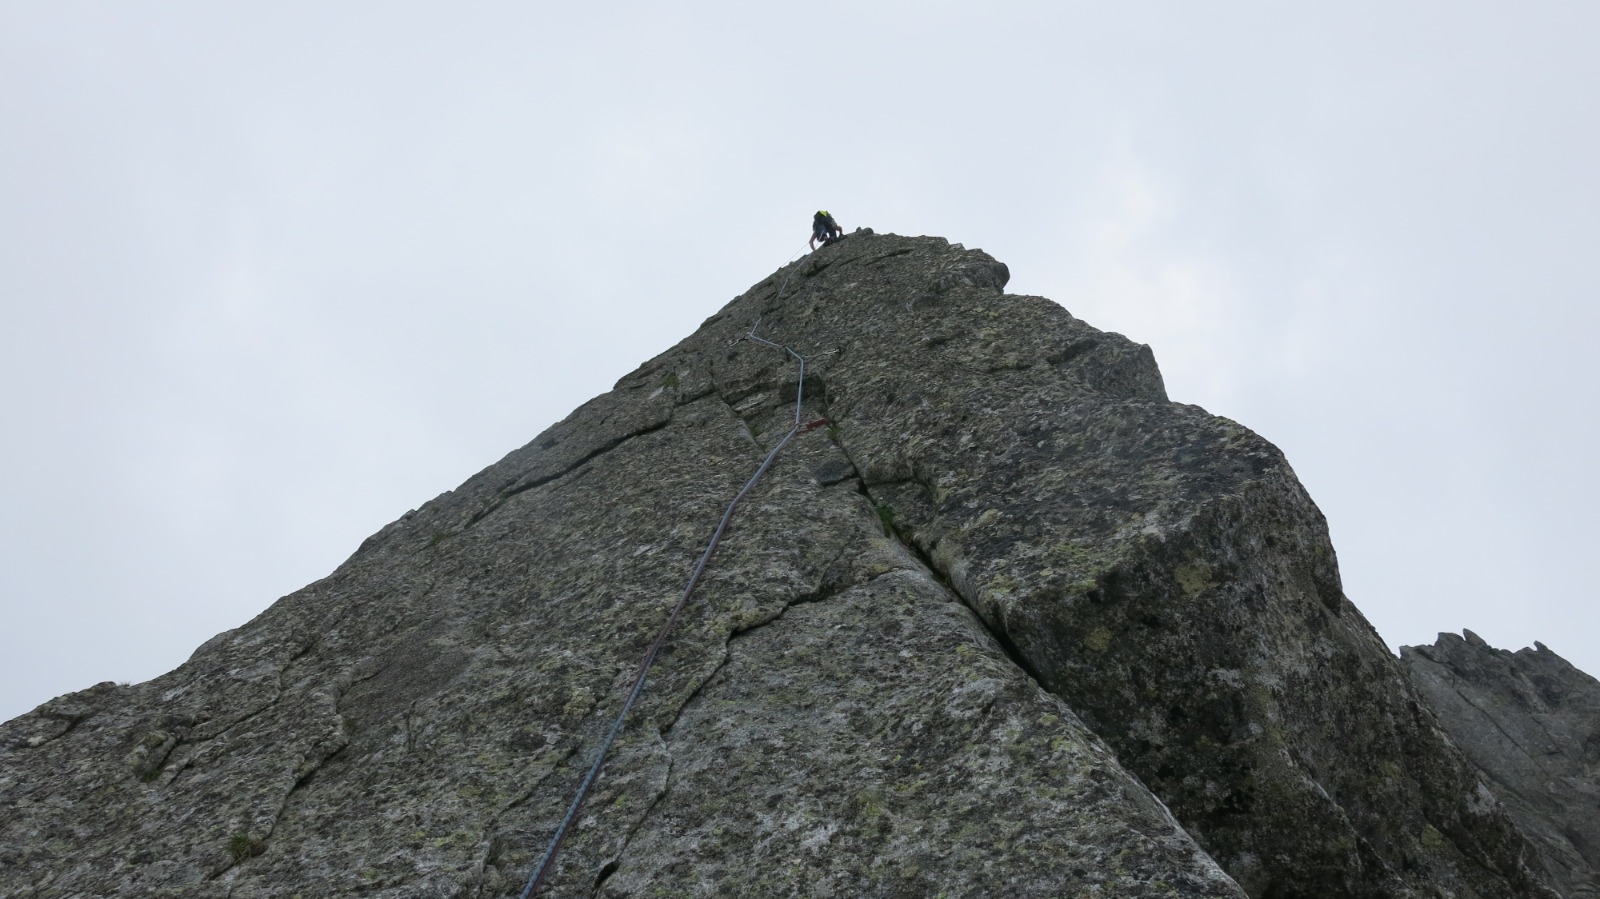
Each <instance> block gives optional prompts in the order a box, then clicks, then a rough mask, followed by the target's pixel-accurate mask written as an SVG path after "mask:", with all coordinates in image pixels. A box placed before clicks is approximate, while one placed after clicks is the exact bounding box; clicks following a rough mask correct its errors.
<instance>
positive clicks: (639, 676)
mask: <svg viewBox="0 0 1600 899" xmlns="http://www.w3.org/2000/svg"><path fill="white" fill-rule="evenodd" d="M784 286H788V278H785V279H784ZM778 295H779V297H780V298H781V297H782V296H783V288H782V287H780V288H779V290H778ZM760 324H761V319H759V318H758V319H756V321H755V324H753V325H751V326H750V332H749V333H748V334H746V335H744V337H741V338H739V339H740V340H753V341H755V342H756V343H759V344H763V345H765V346H770V347H774V348H776V349H780V350H783V351H784V352H786V353H788V354H789V355H791V356H793V357H794V358H795V361H796V362H798V363H799V364H800V376H799V379H798V381H797V382H796V384H795V395H794V426H793V427H791V428H790V429H789V433H787V434H785V435H783V439H782V440H779V441H778V443H777V445H776V446H774V447H773V448H772V451H771V452H769V453H767V457H766V458H765V459H763V460H762V462H761V467H759V468H757V469H756V473H755V474H753V475H751V476H750V480H749V481H746V482H745V485H744V487H743V488H742V489H741V490H740V491H739V493H738V494H737V495H736V496H734V498H733V501H732V502H730V503H728V508H727V511H725V512H723V513H722V520H721V521H720V522H718V523H717V529H716V530H715V531H713V532H712V533H711V540H710V542H708V543H707V544H706V550H705V552H703V553H701V554H700V561H699V562H697V563H696V564H695V566H694V572H693V573H692V574H690V575H689V583H688V585H687V586H685V587H684V588H683V595H682V596H680V597H678V604H677V605H675V606H673V607H672V613H671V614H669V615H668V616H667V620H666V623H665V624H663V625H661V630H660V631H659V632H657V633H656V638H655V641H654V642H652V643H651V644H650V649H649V650H648V651H646V652H645V654H644V659H643V660H642V661H640V662H639V670H638V672H637V673H635V674H634V677H633V687H632V688H630V689H629V690H628V698H627V701H625V702H623V704H622V711H620V712H618V713H617V719H616V721H615V722H613V723H612V725H611V731H610V732H609V733H607V734H606V738H605V741H604V742H602V743H601V744H600V752H599V754H598V755H597V756H596V757H595V760H594V764H593V765H592V766H590V768H589V773H588V774H587V775H585V776H584V778H583V782H582V783H580V784H579V785H578V792H577V795H576V796H574V797H573V798H572V804H571V805H570V806H568V807H567V814H566V817H564V818H562V819H561V825H560V826H559V827H557V828H556V832H555V835H554V836H552V837H551V838H550V846H549V848H547V849H545V851H544V857H543V858H542V859H540V860H539V866H538V867H537V868H535V869H534V872H533V874H532V876H530V877H529V878H528V885H527V886H526V887H524V888H523V890H522V895H521V897H520V899H529V897H531V896H532V895H533V894H534V893H536V892H538V889H539V886H540V884H542V883H543V882H544V878H545V875H546V874H547V873H549V871H550V869H551V868H553V867H554V866H555V860H556V852H557V851H558V850H559V849H560V848H561V840H562V838H563V837H565V836H566V835H567V830H568V829H569V828H570V827H571V826H572V823H573V822H574V821H576V820H577V819H578V812H579V811H580V810H581V809H582V808H583V801H584V800H585V799H587V798H588V797H589V788H590V787H592V786H594V782H595V778H597V777H599V776H600V768H601V766H603V765H604V764H605V763H606V755H607V753H609V752H610V751H611V744H613V743H615V742H616V740H617V735H618V734H620V733H622V724H623V721H625V720H626V719H627V717H628V712H629V711H630V710H632V708H633V703H634V700H636V699H638V698H639V693H640V691H642V690H643V689H644V681H645V676H646V675H648V674H649V673H650V666H651V665H653V664H654V663H655V660H656V655H657V654H658V653H660V651H661V646H662V644H664V643H665V642H666V640H667V632H668V631H670V630H671V629H672V623H673V622H674V621H677V620H678V613H679V612H682V611H683V607H684V606H685V605H686V604H688V602H689V596H690V594H692V593H694V588H695V586H696V585H697V584H699V583H700V575H701V574H702V573H704V572H705V570H706V562H708V561H710V559H711V553H712V552H714V551H715V550H716V548H717V544H718V543H719V542H721V540H722V532H723V531H724V530H726V529H727V527H728V521H729V520H730V519H732V518H733V511H734V510H735V509H737V508H738V507H739V503H740V501H742V500H743V499H744V498H745V496H746V495H748V494H749V493H750V491H751V490H752V489H754V488H755V486H756V482H758V481H760V480H761V476H762V475H764V474H766V473H767V469H768V468H770V467H771V466H772V460H774V459H776V458H777V457H778V454H779V453H781V452H783V448H784V447H785V446H787V445H788V444H789V441H790V440H793V439H794V438H795V436H796V435H798V434H804V433H807V432H808V431H814V430H816V429H817V428H820V427H822V426H823V425H825V424H827V423H828V420H827V419H826V418H819V419H817V420H816V421H813V422H809V423H807V424H801V423H800V411H801V405H802V404H803V403H804V402H805V397H806V357H804V356H802V355H800V354H799V353H797V352H795V351H794V350H793V349H791V348H789V347H787V346H784V345H783V344H781V343H774V342H772V341H770V340H768V339H766V338H765V337H761V336H759V335H757V334H756V327H757V326H759V325H760ZM734 342H735V343H737V342H738V341H734Z"/></svg>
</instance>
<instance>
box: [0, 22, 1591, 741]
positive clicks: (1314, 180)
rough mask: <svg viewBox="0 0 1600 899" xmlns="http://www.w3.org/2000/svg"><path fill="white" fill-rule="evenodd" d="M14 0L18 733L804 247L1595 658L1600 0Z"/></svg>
mask: <svg viewBox="0 0 1600 899" xmlns="http://www.w3.org/2000/svg"><path fill="white" fill-rule="evenodd" d="M1322 6H1323V8H1322V9H1321V10H1320V11H1307V10H1305V9H1304V8H1302V7H1299V6H1297V7H1296V8H1295V9H1293V10H1290V9H1289V8H1288V5H1285V4H1267V3H1261V4H1245V3H1207V4H1194V3H1179V2H1172V3H1150V4H1073V3H1060V2H1050V3H1043V2H1040V3H1003V2H1002V3H992V4H976V3H970V2H967V3H953V2H926V0H924V2H916V3H911V2H905V3H872V2H856V3H813V4H792V5H787V6H783V7H772V11H767V10H766V9H764V8H758V6H757V5H755V4H749V3H732V2H728V3H704V2H693V0H688V2H679V3H674V4H643V3H614V4H608V5H603V7H602V5H599V4H591V5H584V4H528V3H514V2H492V3H489V2H481V3H450V4H444V3H438V4H418V3H395V2H385V3H375V2H374V3H353V2H344V3H337V4H327V3H320V2H319V3H295V2H281V0H280V2H274V3H270V4H268V3H253V4H217V3H211V2H194V3H176V2H159V0H147V2H141V3H138V4H127V3H116V2H103V3H82V2H63V0H49V2H35V0H5V2H0V303H3V313H4V323H5V324H4V327H3V328H0V374H3V377H4V387H3V392H0V422H3V423H4V435H5V439H4V440H3V441H0V538H3V539H0V614H3V621H4V625H3V628H0V718H9V717H12V716H14V715H17V714H20V713H22V712H24V711H26V710H27V709H29V708H31V707H32V706H34V705H36V704H37V703H39V702H42V701H44V700H45V699H48V698H49V697H51V696H54V695H57V694H59V693H63V692H67V691H70V690H75V689H82V688H84V687H87V686H89V685H91V684H93V683H95V682H97V681H101V680H128V681H136V680H143V679H146V678H149V677H152V676H154V675H156V674H158V673H160V672H162V671H165V670H167V669H170V668H172V667H174V666H175V665H177V664H178V663H179V662H181V661H182V660H183V659H184V658H186V657H187V655H188V653H189V652H190V651H191V650H192V649H193V648H194V647H195V646H196V645H198V644H199V643H201V642H203V641H204V640H205V639H207V638H208V637H210V636H211V635H213V634H215V633H217V632H218V631H221V630H223V629H226V628H229V627H234V626H237V625H239V624H241V623H243V622H244V621H246V620H248V619H249V618H250V617H251V616H253V615H254V614H256V613H257V612H259V611H260V610H261V609H263V608H265V607H266V606H267V605H268V604H270V603H271V602H272V601H273V600H274V599H276V598H277V597H278V596H280V595H282V594H285V593H288V592H291V591H293V590H294V589H296V588H298V587H300V586H302V585H304V584H305V583H307V582H309V581H311V580H314V579H316V578H318V577H321V576H323V575H325V574H327V573H328V572H330V571H331V570H332V569H333V568H334V566H336V565H337V564H338V563H339V562H340V561H342V560H343V558H345V557H346V556H347V555H348V554H349V553H350V552H352V551H353V550H354V549H355V548H356V546H357V545H358V544H359V542H360V541H361V539H362V538H364V537H365V536H366V535H368V534H370V533H371V532H373V531H375V530H377V529H378V528H379V527H381V526H382V525H383V524H385V523H386V522H388V521H390V520H392V519H394V518H396V517H398V516H399V515H400V514H402V513H403V512H405V511H406V510H407V509H409V508H413V507H415V506H418V505H420V504H421V503H423V502H425V501H426V500H428V499H429V498H431V497H433V496H434V495H436V494H438V493H440V492H442V491H444V490H447V489H450V488H452V487H454V486H455V485H456V484H458V483H460V482H461V481H463V480H465V479H466V478H467V477H468V476H469V475H471V474H472V473H473V472H475V471H477V470H478V469H479V468H481V467H483V466H485V465H487V464H488V463H490V462H492V461H494V460H495V459H497V458H499V456H501V455H502V454H504V453H505V452H507V451H509V450H511V449H512V448H514V447H516V446H519V445H521V444H522V443H524V442H526V441H528V440H530V439H531V438H532V437H533V436H534V435H535V434H537V433H538V432H539V431H540V430H542V429H543V428H544V427H546V426H547V425H549V424H550V423H551V422H553V421H555V420H557V419H559V418H561V417H563V416H565V415H566V414H567V412H569V411H570V410H571V409H572V408H573V407H575V406H576V405H578V404H579V403H581V402H582V401H584V400H586V399H588V398H589V397H591V396H593V395H595V394H597V393H600V392H602V391H604V390H606V389H608V388H609V387H610V385H611V383H612V382H613V381H615V380H616V378H618V377H620V376H621V375H623V374H624V373H626V372H628V371H630V370H631V369H633V368H634V367H635V366H636V365H637V364H638V363H640V362H642V361H643V360H645V359H647V358H649V357H651V356H653V355H655V354H656V353H657V352H659V351H661V350H663V349H665V348H666V347H667V346H669V345H671V344H672V343H674V342H676V341H677V340H678V339H679V338H681V337H683V336H684V335H686V334H688V333H690V332H691V331H693V330H694V328H695V327H696V326H697V325H698V324H699V323H700V321H702V320H703V319H704V318H706V317H707V316H709V315H710V314H711V313H713V312H715V311H716V310H717V309H718V308H720V307H721V306H722V304H723V303H725V302H726V301H727V300H728V299H730V298H731V297H733V296H734V295H736V294H737V293H739V292H741V291H742V290H743V289H744V288H746V287H747V286H749V285H750V284H751V283H753V282H754V281H756V280H758V279H760V278H762V277H764V276H765V275H766V274H768V273H769V272H770V271H772V270H773V269H774V268H776V267H777V266H779V265H780V264H782V263H783V262H785V261H786V260H787V259H789V258H790V257H792V256H793V255H794V254H795V253H796V252H797V251H800V250H803V249H804V247H805V240H806V237H807V233H808V224H809V216H810V213H811V211H812V210H813V209H816V208H818V207H824V208H827V209H830V210H832V211H833V212H834V213H835V215H836V216H837V217H838V219H839V220H840V222H841V223H842V224H843V225H844V226H845V227H846V228H847V229H850V228H854V227H857V226H861V225H866V226H870V227H872V228H875V229H877V230H879V231H894V232H898V233H902V234H937V235H941V236H945V237H948V238H949V239H951V240H953V241H958V242H961V243H964V244H966V245H967V246H969V247H982V248H984V249H985V250H988V251H989V252H991V253H993V254H994V255H995V256H996V257H998V258H1000V259H1001V260H1003V261H1005V262H1006V263H1008V264H1009V265H1010V267H1011V271H1012V275H1013V278H1012V283H1011V288H1010V289H1011V290H1012V291H1013V292H1018V293H1035V294H1042V295H1044V296H1048V297H1050V298H1052V299H1054V300H1056V301H1058V302H1060V303H1061V304H1063V305H1064V306H1066V307H1067V308H1068V309H1069V310H1071V311H1072V312H1073V313H1074V314H1076V315H1078V316H1079V317H1081V318H1084V319H1086V320H1087V321H1089V322H1090V323H1092V324H1094V325H1096V326H1098V327H1101V328H1105V329H1108V330H1115V331H1120V332H1122V333H1125V334H1127V335H1128V336H1130V337H1132V338H1133V339H1135V340H1138V341H1141V342H1144V343H1149V344H1150V345H1151V346H1152V347H1153V349H1154V350H1155V354H1156V358H1157V360H1158V361H1159V362H1160V363H1161V366H1162V370H1163V372H1164V373H1165V375H1166V379H1167V386H1168V390H1169V392H1170V393H1171V395H1172V396H1173V398H1174V399H1176V400H1179V401H1182V402H1191V403H1197V404H1200V405H1202V406H1204V407H1206V408H1207V409H1209V410H1211V411H1212V412H1215V413H1217V414H1220V415H1226V416H1228V417H1230V418H1234V419H1236V420H1238V421H1240V422H1242V423H1243V424H1245V425H1247V426H1249V427H1250V428H1252V429H1254V430H1256V431H1258V432H1259V433H1261V434H1262V435H1264V436H1265V437H1267V438H1268V439H1270V440H1272V441H1273V442H1275V443H1277V444H1278V445H1279V446H1280V447H1282V448H1283V449H1284V451H1285V452H1286V453H1287V454H1288V456H1289V459H1290V461H1291V462H1292V463H1293V464H1294V466H1295V468H1296V470H1297V471H1298V472H1299V474H1300V476H1301V477H1302V479H1303V480H1304V481H1305V482H1306V484H1307V486H1308V487H1309V489H1310V490H1311V493H1312V496H1313V497H1314V498H1315V499H1316V500H1317V502H1318V504H1319V505H1320V506H1321V507H1322V509H1323V511H1324V512H1325V513H1326V514H1327V516H1328V519H1329V522H1330V525H1331V528H1332V531H1333V537H1334V544H1335V546H1336V547H1337V548H1338V551H1339V554H1340V562H1341V567H1342V570H1343V574H1344V579H1345V588H1346V591H1347V593H1348V594H1349V595H1350V597H1351V599H1352V600H1354V602H1355V603H1356V604H1357V605H1358V606H1359V607H1360V608H1361V609H1362V611H1363V612H1364V613H1365V614H1366V615H1367V617H1368V618H1369V619H1371V620H1372V622H1373V623H1374V624H1375V625H1376V626H1377V627H1378V629H1379V631H1380V632H1381V633H1382V634H1383V636H1384V638H1385V639H1386V640H1388V641H1389V642H1390V644H1391V645H1397V644H1401V643H1419V642H1432V640H1433V638H1434V635H1435V633H1436V632H1437V631H1441V630H1459V629H1460V628H1462V627H1470V628H1472V629H1473V630H1475V631H1477V632H1478V633H1480V634H1482V635H1483V636H1484V637H1485V638H1486V639H1488V640H1489V641H1490V642H1491V643H1494V644H1496V645H1499V646H1504V647H1508V648H1517V647H1520V646H1524V645H1527V644H1528V643H1530V642H1531V641H1533V640H1536V639H1537V640H1542V641H1543V642H1545V643H1546V644H1548V645H1549V646H1550V647H1551V648H1553V649H1555V650H1557V651H1558V652H1560V653H1562V654H1563V655H1565V656H1566V657H1567V658H1569V659H1571V660H1573V661H1574V662H1576V663H1577V664H1579V665H1580V667H1583V668H1585V669H1586V670H1588V671H1590V672H1591V673H1600V647H1597V646H1596V645H1595V639H1594V638H1595V634H1596V630H1597V628H1596V625H1597V624H1600V612H1597V611H1596V603H1595V599H1596V597H1595V591H1594V589H1593V587H1592V578H1591V574H1590V569H1591V567H1592V565H1593V559H1594V552H1593V549H1592V546H1593V543H1594V541H1595V540H1596V538H1597V536H1600V526H1597V524H1596V518H1595V510H1596V509H1597V508H1600V475H1597V474H1596V472H1595V470H1594V467H1593V465H1592V464H1591V461H1590V459H1591V457H1592V456H1593V450H1592V447H1593V445H1594V444H1595V441H1596V437H1597V431H1600V424H1597V416H1596V413H1595V403H1594V399H1593V392H1594V387H1595V385H1596V382H1597V380H1600V363H1597V362H1596V353H1595V352H1594V350H1593V348H1592V343H1593V341H1594V339H1595V336H1596V333H1597V330H1600V328H1597V324H1600V313H1597V311H1596V308H1595V307H1596V302H1595V301H1596V298H1597V294H1600V290H1597V288H1600V274H1597V271H1596V268H1597V265H1596V262H1595V258H1594V257H1595V249H1594V248H1595V247H1596V245H1597V243H1600V240H1597V239H1600V216H1597V210H1600V175H1597V169H1596V165H1595V162H1594V160H1596V159H1600V124H1597V122H1600V117H1597V116H1596V114H1595V113H1596V110H1600V54H1596V53H1594V52H1593V43H1594V35H1595V34H1596V33H1597V26H1600V6H1595V5H1594V4H1589V3H1528V4H1518V5H1516V6H1515V8H1513V6H1512V5H1511V4H1505V3H1493V4H1491V3H1472V2H1451V3H1432V4H1406V3H1387V2H1386V3H1341V4H1323V5H1322Z"/></svg>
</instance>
